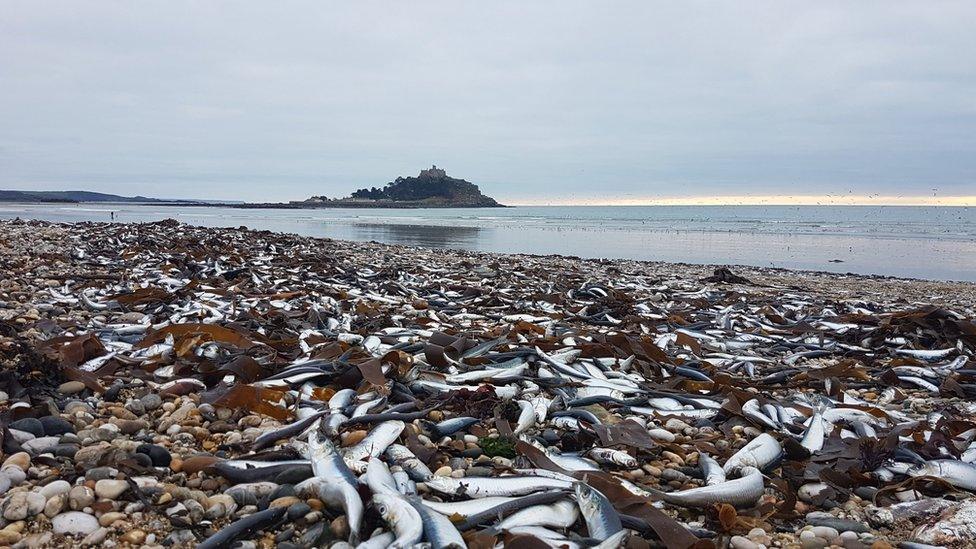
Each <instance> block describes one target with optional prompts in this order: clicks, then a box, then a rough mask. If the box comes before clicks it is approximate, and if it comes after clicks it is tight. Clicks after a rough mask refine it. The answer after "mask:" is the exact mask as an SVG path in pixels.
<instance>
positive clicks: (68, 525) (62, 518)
mask: <svg viewBox="0 0 976 549" xmlns="http://www.w3.org/2000/svg"><path fill="white" fill-rule="evenodd" d="M51 525H52V526H53V528H54V533H55V534H57V535H75V536H87V535H88V534H91V533H92V532H94V531H95V530H98V519H96V518H95V517H93V516H91V515H89V514H87V513H82V512H79V511H68V512H67V513H61V514H60V515H58V516H56V517H54V518H53V519H51Z"/></svg>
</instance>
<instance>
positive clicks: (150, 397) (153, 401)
mask: <svg viewBox="0 0 976 549" xmlns="http://www.w3.org/2000/svg"><path fill="white" fill-rule="evenodd" d="M139 401H140V402H141V403H142V407H143V408H144V409H145V410H146V411H147V412H152V411H154V410H157V409H159V407H160V406H162V405H163V399H162V397H160V396H159V395H157V394H156V393H149V394H147V395H145V396H143V397H142V398H141V399H139Z"/></svg>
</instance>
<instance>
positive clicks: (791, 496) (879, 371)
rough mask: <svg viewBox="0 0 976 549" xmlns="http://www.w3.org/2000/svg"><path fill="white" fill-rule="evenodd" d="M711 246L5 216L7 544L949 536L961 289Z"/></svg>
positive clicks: (966, 379)
mask: <svg viewBox="0 0 976 549" xmlns="http://www.w3.org/2000/svg"><path fill="white" fill-rule="evenodd" d="M967 242H968V241H967ZM918 261H919V262H924V260H923V259H921V258H920V259H918ZM725 263H728V264H717V265H693V264H683V263H664V262H653V261H641V260H633V259H612V260H611V259H586V258H579V257H569V256H556V255H538V254H505V253H488V252H483V251H474V250H461V249H453V248H451V249H445V248H441V247H416V246H407V245H399V244H388V243H379V242H363V241H351V240H334V239H328V238H315V237H310V236H300V235H296V234H286V233H280V232H271V231H264V230H254V229H247V228H244V227H241V228H228V227H202V226H195V225H188V224H183V223H179V222H177V221H173V220H171V219H170V220H163V221H155V222H147V223H105V222H78V223H53V222H48V221H23V220H2V221H0V274H2V276H0V328H2V331H0V360H2V361H3V364H2V365H3V371H2V374H0V375H2V377H0V382H2V383H0V390H2V391H3V394H0V399H2V403H0V409H2V410H3V412H2V415H0V419H2V421H3V460H4V461H3V463H2V466H0V492H3V494H2V496H0V514H2V516H3V522H2V523H0V524H2V525H3V527H2V528H0V545H11V546H21V547H35V546H64V545H65V544H66V543H69V540H70V539H74V540H75V541H80V542H81V543H82V544H85V545H104V546H106V547H112V546H116V545H122V544H129V545H130V546H149V547H156V546H179V547H183V546H186V547H190V546H195V545H197V544H204V546H214V547H216V546H230V544H232V543H239V544H241V545H240V546H241V547H273V546H277V547H285V548H287V547H314V546H323V547H324V546H331V547H348V546H356V544H357V542H361V541H367V540H369V541H371V542H372V543H373V544H374V545H373V546H377V547H380V546H386V545H388V544H389V543H392V542H394V540H396V541H397V542H403V543H407V542H419V541H420V540H421V539H426V540H428V541H432V538H434V539H437V540H440V542H441V546H452V544H453V546H458V545H459V544H461V543H463V544H466V545H467V546H469V547H492V546H494V545H495V544H496V543H505V544H512V545H515V544H518V543H525V544H527V545H528V544H532V543H536V542H540V540H544V541H545V543H548V544H550V545H556V546H559V545H562V546H568V547H577V546H578V547H584V546H589V545H591V544H592V542H593V540H594V538H600V537H601V535H605V536H606V537H608V538H610V537H613V539H615V540H617V541H618V542H621V541H622V540H626V543H627V544H628V545H627V546H628V547H667V548H668V549H689V548H690V547H727V546H731V547H735V548H737V549H752V548H759V547H767V548H768V547H803V548H814V547H817V548H820V547H828V546H841V547H845V548H849V549H854V548H860V547H871V548H877V549H881V548H885V547H897V546H898V544H899V543H901V542H908V541H914V542H918V543H925V544H929V545H936V546H947V547H966V546H969V545H968V544H969V543H971V542H970V540H971V539H973V536H976V530H974V527H973V525H972V522H971V521H969V520H967V519H966V517H967V516H972V513H973V512H976V497H974V493H973V492H974V491H976V465H973V461H976V446H974V445H973V441H974V440H976V424H974V423H973V420H972V417H973V413H974V412H976V406H974V402H973V399H974V398H976V380H974V377H976V371H974V370H973V369H972V362H971V360H972V357H973V355H974V353H976V324H974V319H976V283H972V282H944V281H938V280H919V279H909V278H895V277H886V276H862V275H854V274H844V273H838V272H833V273H828V272H823V271H818V270H802V271H801V270H786V269H781V268H770V267H757V266H740V265H736V264H735V263H736V262H735V261H734V260H730V261H728V262H725ZM713 464H714V465H713ZM349 479H351V480H349ZM344 483H346V484H344ZM387 493H390V494H394V495H395V496H396V497H392V498H390V499H389V501H388V500H387V499H384V494H387ZM594 493H595V494H594ZM400 496H403V497H400ZM491 497H505V498H509V499H508V500H506V501H505V502H501V500H498V501H496V500H490V499H486V498H491ZM533 497H534V498H536V499H534V500H523V499H521V498H533ZM479 501H482V502H489V503H483V504H478V502H479ZM469 502H474V503H469ZM490 502H495V503H494V504H490ZM567 502H574V503H573V504H571V505H569V504H567ZM503 503H504V504H503ZM476 504H477V505H476ZM495 504H497V505H502V507H501V508H498V507H493V505H495ZM577 504H578V505H577ZM388 505H391V506H394V507H395V506H397V505H403V506H404V507H403V508H399V507H397V508H395V509H394V511H389V509H388V507H387V506H388ZM479 505H480V506H479ZM567 505H568V507H567ZM561 506H562V507H561ZM387 511H389V512H387ZM397 517H399V518H397ZM540 517H542V518H540ZM505 521H508V522H505ZM418 525H420V526H418ZM543 527H544V530H543ZM416 528H420V533H417V532H415V531H414V530H416ZM549 535H555V536H559V537H558V538H545V537H544V536H549ZM207 544H209V545H207ZM347 544H348V545H347ZM435 545H436V543H435Z"/></svg>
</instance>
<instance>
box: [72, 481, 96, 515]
mask: <svg viewBox="0 0 976 549" xmlns="http://www.w3.org/2000/svg"><path fill="white" fill-rule="evenodd" d="M92 503H95V492H93V491H92V489H91V488H89V487H87V486H75V487H74V488H72V489H71V491H70V492H68V507H70V508H71V509H72V510H74V511H79V510H81V509H84V508H85V507H88V506H89V505H91V504H92Z"/></svg>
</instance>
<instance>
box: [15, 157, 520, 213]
mask: <svg viewBox="0 0 976 549" xmlns="http://www.w3.org/2000/svg"><path fill="white" fill-rule="evenodd" d="M0 202H69V203H78V202H101V203H125V204H140V203H142V204H152V205H154V206H222V207H225V208H286V209H315V208H504V207H506V206H504V205H503V204H499V203H498V202H497V201H496V200H495V199H494V198H492V197H490V196H485V195H484V194H482V193H481V191H480V190H479V189H478V186H477V185H475V184H474V183H471V182H469V181H465V180H463V179H456V178H454V177H451V176H449V175H447V172H446V171H445V170H444V169H442V168H438V167H437V166H432V167H431V168H430V169H427V170H421V172H420V173H419V174H418V175H417V176H416V177H398V178H396V179H395V180H393V181H391V182H389V183H387V184H386V185H385V186H384V187H383V188H376V187H372V188H368V189H365V188H364V189H359V190H357V191H355V192H353V193H352V194H350V195H349V196H347V197H345V198H328V197H326V196H312V197H310V198H308V199H306V200H294V201H291V202H227V201H217V200H166V199H158V198H147V197H144V196H136V197H125V196H119V195H113V194H104V193H93V192H88V191H3V190H0Z"/></svg>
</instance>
